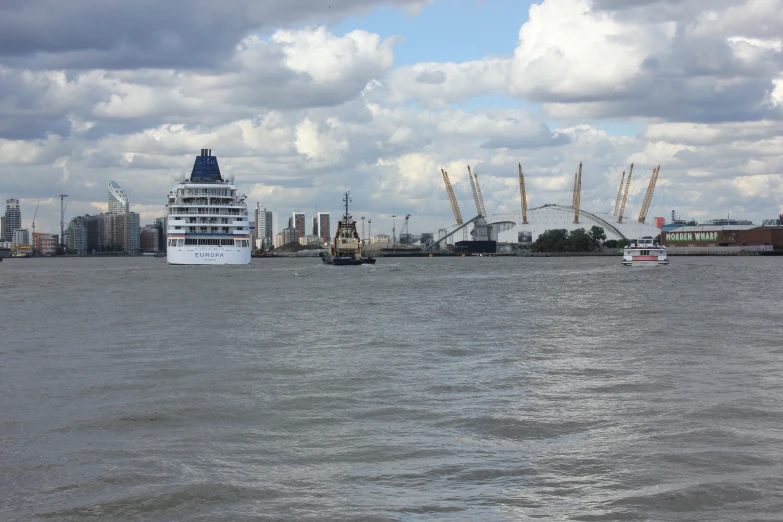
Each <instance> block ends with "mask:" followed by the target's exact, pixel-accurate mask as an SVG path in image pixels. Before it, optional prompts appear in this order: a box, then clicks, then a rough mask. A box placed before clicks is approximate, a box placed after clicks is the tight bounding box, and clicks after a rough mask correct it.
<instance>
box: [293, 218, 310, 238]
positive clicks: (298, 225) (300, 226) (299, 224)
mask: <svg viewBox="0 0 783 522" xmlns="http://www.w3.org/2000/svg"><path fill="white" fill-rule="evenodd" d="M291 226H292V227H293V229H294V230H296V238H295V239H294V241H299V238H300V237H302V236H305V235H307V231H306V230H305V213H304V212H299V211H294V215H293V217H292V224H291Z"/></svg>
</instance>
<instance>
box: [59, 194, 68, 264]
mask: <svg viewBox="0 0 783 522" xmlns="http://www.w3.org/2000/svg"><path fill="white" fill-rule="evenodd" d="M67 197H68V194H60V246H62V247H63V250H65V237H64V235H65V198H67Z"/></svg>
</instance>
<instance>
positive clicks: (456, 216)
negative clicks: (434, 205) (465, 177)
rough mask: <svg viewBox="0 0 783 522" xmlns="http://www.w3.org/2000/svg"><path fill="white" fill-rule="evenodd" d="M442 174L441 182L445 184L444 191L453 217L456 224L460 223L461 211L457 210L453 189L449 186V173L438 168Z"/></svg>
mask: <svg viewBox="0 0 783 522" xmlns="http://www.w3.org/2000/svg"><path fill="white" fill-rule="evenodd" d="M440 172H441V174H443V183H445V184H446V192H447V193H448V195H449V201H450V202H451V210H452V212H454V219H456V220H457V224H458V225H461V224H462V213H461V212H460V211H459V205H457V198H456V197H455V196H454V189H453V188H451V181H449V173H448V172H446V171H445V170H443V169H440Z"/></svg>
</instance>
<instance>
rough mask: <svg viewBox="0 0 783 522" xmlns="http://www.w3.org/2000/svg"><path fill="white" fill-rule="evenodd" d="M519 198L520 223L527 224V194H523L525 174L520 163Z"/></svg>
mask: <svg viewBox="0 0 783 522" xmlns="http://www.w3.org/2000/svg"><path fill="white" fill-rule="evenodd" d="M519 199H521V200H522V224H523V225H527V194H525V175H524V174H522V163H520V164H519Z"/></svg>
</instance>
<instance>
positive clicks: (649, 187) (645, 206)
mask: <svg viewBox="0 0 783 522" xmlns="http://www.w3.org/2000/svg"><path fill="white" fill-rule="evenodd" d="M660 171H661V166H660V165H658V166H657V167H655V168H654V169H653V173H652V176H650V183H649V184H648V185H647V193H646V194H645V195H644V203H642V210H641V212H639V223H644V221H645V220H646V219H647V211H649V210H650V203H651V202H652V197H653V192H654V191H655V183H657V181H658V172H660Z"/></svg>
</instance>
